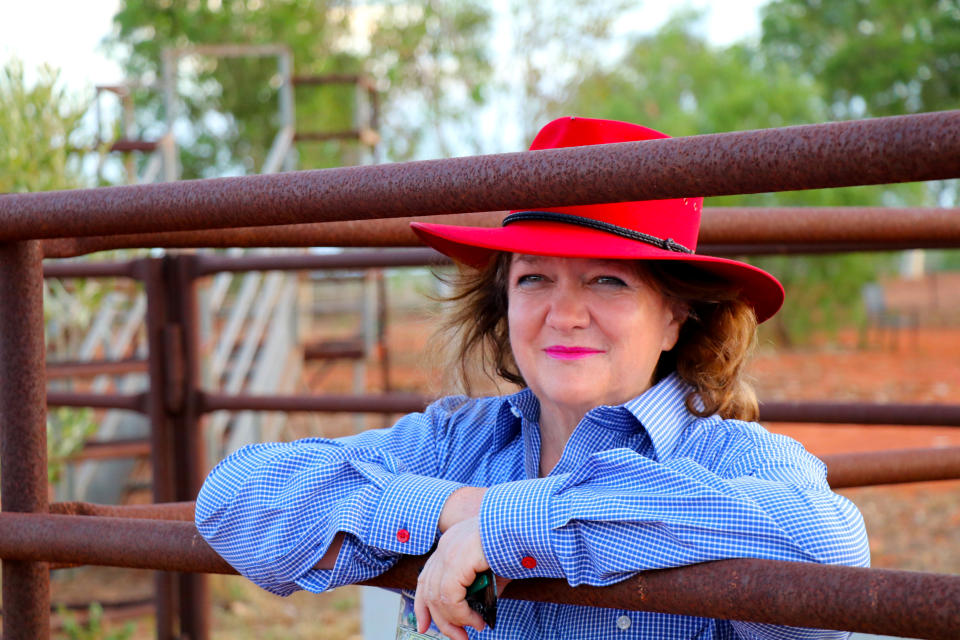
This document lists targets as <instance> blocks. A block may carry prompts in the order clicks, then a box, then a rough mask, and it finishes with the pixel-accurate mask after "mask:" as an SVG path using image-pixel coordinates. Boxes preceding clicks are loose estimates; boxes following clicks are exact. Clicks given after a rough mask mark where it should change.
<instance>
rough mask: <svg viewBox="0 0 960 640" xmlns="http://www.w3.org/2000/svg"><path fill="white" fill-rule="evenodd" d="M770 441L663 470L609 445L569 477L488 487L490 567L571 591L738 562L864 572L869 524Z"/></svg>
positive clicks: (815, 465) (483, 526)
mask: <svg viewBox="0 0 960 640" xmlns="http://www.w3.org/2000/svg"><path fill="white" fill-rule="evenodd" d="M766 436H769V437H766V438H764V437H756V436H755V435H751V436H750V437H745V438H739V439H738V442H736V443H734V444H731V443H730V441H729V440H728V441H717V442H713V443H708V444H706V445H705V446H714V447H716V451H715V452H711V451H707V452H705V453H702V455H697V456H694V457H682V456H681V457H676V458H672V459H669V460H667V461H665V462H658V461H656V460H653V459H650V458H647V457H645V456H643V455H641V454H639V453H637V452H635V451H633V450H631V449H609V450H606V451H601V452H597V453H594V454H592V455H591V456H589V457H588V458H587V459H586V461H585V462H584V463H583V464H582V465H580V466H579V467H578V468H577V469H575V470H573V471H572V472H571V473H566V474H557V475H555V476H548V477H546V478H540V479H533V480H524V481H519V482H510V483H506V484H502V485H498V486H495V487H492V488H490V489H489V490H488V491H487V493H486V494H485V496H484V499H483V503H482V505H481V511H480V531H481V539H482V543H483V549H484V553H485V554H486V557H487V560H488V562H489V563H490V566H491V567H492V569H493V571H494V572H495V573H497V574H498V575H502V576H504V577H507V578H528V577H552V578H565V579H566V580H567V581H568V582H569V583H570V584H571V585H572V586H576V585H579V584H590V585H608V584H612V583H615V582H619V581H621V580H624V579H626V578H628V577H630V576H632V575H634V574H636V573H637V572H638V571H641V570H647V569H659V568H666V567H675V566H680V565H687V564H694V563H698V562H705V561H709V560H719V559H724V558H738V557H757V558H768V559H774V560H789V561H801V562H818V563H834V564H848V565H854V566H868V565H869V548H868V545H867V540H866V533H865V530H864V525H863V519H862V518H861V516H860V513H859V511H858V510H857V509H856V507H855V506H853V505H852V504H851V503H850V502H849V501H848V500H846V499H845V498H843V497H841V496H838V495H836V494H834V493H832V492H831V491H830V489H829V487H828V485H827V483H826V474H825V467H824V465H823V463H822V462H820V461H819V460H818V459H816V458H815V457H813V456H812V455H810V454H809V453H807V452H806V451H805V450H804V449H803V447H802V446H801V445H800V444H799V443H796V442H794V441H792V440H789V439H787V438H782V437H781V436H775V435H773V434H766ZM694 458H696V459H694Z"/></svg>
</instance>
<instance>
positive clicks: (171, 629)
mask: <svg viewBox="0 0 960 640" xmlns="http://www.w3.org/2000/svg"><path fill="white" fill-rule="evenodd" d="M136 273H137V274H138V276H139V278H140V280H141V281H142V282H143V285H144V290H145V292H146V296H147V351H148V371H149V375H150V387H149V391H148V395H147V398H148V400H147V415H148V416H149V418H150V463H151V466H152V470H153V480H152V486H153V501H154V502H157V503H160V502H173V501H175V500H176V490H175V486H174V482H173V460H174V454H173V435H172V428H171V421H170V418H169V416H168V414H167V393H168V392H167V389H168V386H169V384H168V380H169V378H168V376H169V374H168V366H169V365H170V363H169V362H168V359H167V351H166V349H167V342H168V340H167V334H168V333H169V329H168V319H167V318H168V312H167V298H168V294H167V289H168V288H169V287H168V282H167V279H166V277H165V274H164V260H163V258H144V259H142V260H139V261H138V262H137V267H136ZM154 589H155V601H156V616H157V618H156V630H157V640H175V639H176V638H177V632H176V629H175V626H174V623H175V621H176V618H177V617H178V616H177V612H176V610H175V606H176V602H177V580H176V574H173V573H169V572H166V571H158V572H156V574H155V577H154Z"/></svg>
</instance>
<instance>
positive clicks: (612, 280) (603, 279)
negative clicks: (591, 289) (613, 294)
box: [594, 276, 627, 287]
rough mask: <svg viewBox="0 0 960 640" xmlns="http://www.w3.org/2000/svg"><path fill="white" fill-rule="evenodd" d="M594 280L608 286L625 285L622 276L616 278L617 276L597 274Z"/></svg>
mask: <svg viewBox="0 0 960 640" xmlns="http://www.w3.org/2000/svg"><path fill="white" fill-rule="evenodd" d="M594 282H596V283H597V284H602V285H605V286H610V287H625V286H627V283H626V282H624V280H623V279H622V278H618V277H617V276H597V277H596V278H594Z"/></svg>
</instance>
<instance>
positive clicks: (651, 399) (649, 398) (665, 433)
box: [501, 373, 694, 461]
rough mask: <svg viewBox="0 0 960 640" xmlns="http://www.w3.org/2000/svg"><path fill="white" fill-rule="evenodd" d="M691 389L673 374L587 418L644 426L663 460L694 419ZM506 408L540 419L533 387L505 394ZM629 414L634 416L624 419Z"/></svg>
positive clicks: (621, 426) (531, 420) (611, 424)
mask: <svg viewBox="0 0 960 640" xmlns="http://www.w3.org/2000/svg"><path fill="white" fill-rule="evenodd" d="M691 391H693V387H691V386H690V385H689V384H687V383H686V382H684V381H683V380H682V379H681V378H680V376H679V375H677V374H676V373H671V374H670V375H668V376H667V377H665V378H664V379H663V380H661V381H660V382H658V383H657V384H655V385H653V386H652V387H650V388H649V389H647V390H646V391H645V392H643V393H642V394H641V395H639V396H637V397H636V398H633V399H632V400H628V401H627V402H625V403H623V404H622V405H617V406H601V407H596V408H595V409H591V410H590V411H588V412H587V415H586V416H584V419H591V420H593V421H594V422H596V423H597V424H599V425H600V426H605V427H608V428H614V429H625V428H628V429H630V430H636V428H637V426H642V427H643V428H644V429H645V430H646V432H647V434H648V435H649V436H650V441H651V442H652V443H653V450H654V453H655V454H656V456H657V460H661V461H662V460H665V459H667V458H668V457H669V456H670V454H671V453H672V452H673V450H674V449H675V448H676V446H677V442H678V441H679V440H680V435H681V434H682V433H683V431H684V429H686V428H687V426H688V425H689V424H690V423H691V422H692V421H693V420H694V416H693V415H692V414H691V413H690V412H689V411H688V410H687V405H686V403H685V400H686V397H687V394H689V393H690V392H691ZM506 409H508V410H509V411H510V412H511V413H512V414H513V415H514V417H516V418H518V419H519V418H520V417H523V418H525V419H526V421H527V422H529V423H531V424H539V422H540V402H539V400H537V397H536V396H535V395H534V394H533V392H532V391H531V390H530V389H522V390H520V391H518V392H517V393H514V394H512V395H509V396H506V397H505V398H504V404H503V406H502V408H501V411H503V410H506ZM627 414H628V415H629V416H632V419H627V420H625V419H624V418H625V417H627ZM638 423H639V425H638Z"/></svg>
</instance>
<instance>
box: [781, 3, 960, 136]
mask: <svg viewBox="0 0 960 640" xmlns="http://www.w3.org/2000/svg"><path fill="white" fill-rule="evenodd" d="M763 48H764V50H765V51H766V52H767V53H768V54H769V55H770V56H773V57H776V58H778V59H781V60H784V61H787V62H788V63H790V64H791V66H793V67H794V68H795V69H799V70H803V71H804V73H805V74H806V75H807V76H809V77H813V78H816V79H817V81H818V82H819V83H820V84H821V85H822V86H823V88H824V96H825V98H826V99H827V100H828V101H829V102H830V104H831V108H832V111H833V112H834V115H835V116H836V117H860V116H864V115H897V114H901V113H911V112H917V111H936V110H938V109H951V108H956V107H957V100H958V98H960V2H957V0H910V2H903V1H902V0H829V1H826V0H775V1H773V2H771V3H770V4H768V5H767V6H766V7H765V8H764V9H763Z"/></svg>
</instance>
